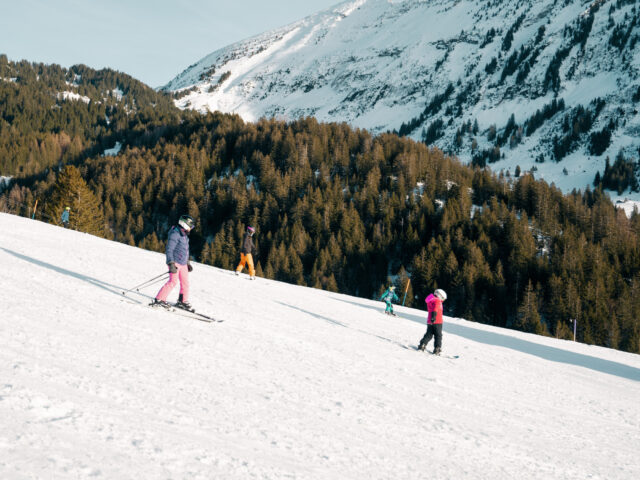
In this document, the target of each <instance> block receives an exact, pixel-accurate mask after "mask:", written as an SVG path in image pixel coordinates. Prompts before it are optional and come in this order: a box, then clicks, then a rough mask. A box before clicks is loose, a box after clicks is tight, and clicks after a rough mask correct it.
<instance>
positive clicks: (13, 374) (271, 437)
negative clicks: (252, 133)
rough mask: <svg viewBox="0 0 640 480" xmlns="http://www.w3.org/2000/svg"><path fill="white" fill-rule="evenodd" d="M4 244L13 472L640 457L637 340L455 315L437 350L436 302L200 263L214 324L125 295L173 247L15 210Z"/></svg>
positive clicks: (389, 472) (526, 474)
mask: <svg viewBox="0 0 640 480" xmlns="http://www.w3.org/2000/svg"><path fill="white" fill-rule="evenodd" d="M0 262H1V264H2V266H3V275H2V283H1V285H2V292H3V299H4V302H3V307H2V314H1V315H0V478H2V479H30V478H47V479H69V478H109V479H115V478H117V479H141V478H144V479H148V478H153V479H164V478H166V479H170V478H171V479H178V478H179V479H187V478H189V479H191V478H192V479H211V478H220V479H248V478H261V479H280V478H298V479H328V478H341V479H367V480H369V479H398V478H402V479H418V478H420V479H421V478H430V479H454V478H455V479H461V478H472V479H484V478H486V479H492V480H497V479H513V478H527V479H549V478H562V479H585V478H592V479H632V478H639V476H640V457H639V456H638V451H640V409H639V408H638V399H639V398H640V356H637V355H632V354H627V353H623V352H619V351H614V350H608V349H604V348H599V347H593V346H587V345H582V344H576V343H573V342H566V341H559V340H556V339H552V338H543V337H537V336H533V335H527V334H523V333H519V332H514V331H509V330H502V329H498V328H493V327H490V326H483V325H479V324H474V323H471V322H467V321H465V320H462V319H455V318H446V319H445V322H446V323H445V333H444V351H445V352H446V353H449V354H459V355H460V358H458V359H455V360H454V359H447V358H438V357H433V356H431V355H429V354H424V353H420V352H416V351H414V350H412V349H411V348H409V347H408V346H411V345H415V344H416V342H417V341H418V340H419V339H420V337H421V336H422V334H423V332H424V329H425V327H424V317H425V315H424V312H421V311H417V310H412V309H408V308H403V307H398V308H397V311H398V312H399V314H400V317H398V318H389V317H387V316H385V315H383V314H382V313H381V312H382V310H383V305H382V304H381V303H380V302H375V301H370V300H366V299H359V298H353V297H348V296H345V295H339V294H334V293H329V292H325V291H319V290H314V289H309V288H304V287H298V286H292V285H287V284H282V283H279V282H275V281H271V280H264V279H258V280H257V281H255V282H250V281H247V279H246V276H244V275H243V276H241V277H236V276H234V275H233V274H232V273H231V272H228V271H224V270H220V269H217V268H213V267H208V266H204V265H200V264H195V269H194V271H193V273H192V275H191V280H192V296H191V297H192V298H191V300H192V303H193V304H194V305H195V306H196V307H197V308H198V309H199V310H201V311H203V312H208V313H211V314H212V315H214V316H218V317H220V318H223V319H225V322H224V323H216V324H207V323H203V322H199V321H195V320H191V319H187V318H184V317H181V316H177V315H174V314H171V313H166V312H162V311H155V310H152V309H150V308H147V307H146V306H144V305H145V304H146V303H147V302H148V301H149V300H150V299H151V297H152V296H153V295H154V293H155V291H156V287H155V286H154V287H152V288H148V289H146V290H144V291H143V292H142V293H141V294H137V295H131V296H130V298H124V297H123V296H122V295H121V293H120V292H121V291H122V290H123V289H125V288H128V287H131V286H133V285H135V284H137V283H140V282H142V281H144V280H145V279H148V278H151V277H153V276H155V275H157V274H159V273H162V271H163V269H164V257H163V255H161V254H158V253H152V252H147V251H144V250H140V249H137V248H133V247H129V246H126V245H123V244H118V243H114V242H110V241H106V240H102V239H98V238H95V237H92V236H89V235H86V234H82V233H77V232H74V231H69V230H64V229H61V228H58V227H54V226H51V225H47V224H43V223H40V222H35V221H31V220H28V219H25V218H21V217H15V216H10V215H7V214H0ZM425 293H427V292H420V294H421V295H424V294H425ZM176 295H177V292H174V294H173V296H172V298H175V296H176ZM445 307H446V304H445Z"/></svg>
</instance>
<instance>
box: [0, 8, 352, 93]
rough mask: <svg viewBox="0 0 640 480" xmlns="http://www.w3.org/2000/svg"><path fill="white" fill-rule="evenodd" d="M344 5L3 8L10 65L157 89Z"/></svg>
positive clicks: (2, 37)
mask: <svg viewBox="0 0 640 480" xmlns="http://www.w3.org/2000/svg"><path fill="white" fill-rule="evenodd" d="M338 3H341V0H235V1H233V0H232V1H229V0H227V1H221V0H0V53H5V54H6V55H7V56H8V57H9V59H10V60H22V59H26V60H29V61H33V62H44V63H58V64H60V65H62V66H64V67H69V66H71V65H74V64H77V63H84V64H85V65H88V66H90V67H93V68H97V69H99V68H103V67H110V68H113V69H115V70H120V71H121V72H125V73H128V74H129V75H131V76H133V77H135V78H137V79H139V80H141V81H143V82H145V83H147V84H148V85H150V86H152V87H159V86H162V85H164V84H165V83H167V82H168V81H169V80H171V79H172V78H173V77H175V76H176V75H177V74H178V73H180V72H181V71H182V70H184V69H185V68H186V67H188V66H189V65H191V64H192V63H195V62H196V61H198V60H199V59H200V58H202V57H204V56H205V55H207V54H209V53H211V52H213V51H214V50H217V49H218V48H221V47H224V46H226V45H228V44H230V43H233V42H235V41H238V40H242V39H244V38H247V37H250V36H253V35H256V34H258V33H262V32H264V31H267V30H271V29H273V28H276V27H280V26H283V25H286V24H288V23H291V22H294V21H296V20H300V19H302V18H304V17H306V16H307V15H310V14H312V13H315V12H318V11H320V10H324V9H327V8H329V7H332V6H333V5H336V4H338Z"/></svg>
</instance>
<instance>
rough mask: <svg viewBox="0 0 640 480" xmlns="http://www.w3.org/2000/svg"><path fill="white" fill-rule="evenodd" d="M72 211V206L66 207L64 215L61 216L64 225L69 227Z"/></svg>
mask: <svg viewBox="0 0 640 480" xmlns="http://www.w3.org/2000/svg"><path fill="white" fill-rule="evenodd" d="M70 211H71V207H66V208H65V209H64V210H63V211H62V215H61V216H60V221H61V222H62V226H63V227H64V228H69V213H70Z"/></svg>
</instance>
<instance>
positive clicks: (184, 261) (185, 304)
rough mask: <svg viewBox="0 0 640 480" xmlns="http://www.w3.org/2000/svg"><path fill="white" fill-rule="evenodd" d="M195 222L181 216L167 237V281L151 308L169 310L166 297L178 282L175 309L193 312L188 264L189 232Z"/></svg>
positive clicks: (186, 216) (191, 268)
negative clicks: (178, 294)
mask: <svg viewBox="0 0 640 480" xmlns="http://www.w3.org/2000/svg"><path fill="white" fill-rule="evenodd" d="M194 225H195V222H194V220H193V218H191V217H190V216H189V215H182V216H181V217H180V220H178V225H174V226H173V227H172V228H171V230H169V234H168V236H167V248H166V258H167V266H168V267H169V281H168V282H167V283H165V284H164V286H163V287H162V288H161V289H160V291H159V292H158V294H157V295H156V298H155V299H154V300H153V302H152V303H151V306H153V307H156V306H160V307H164V308H169V306H170V305H169V304H168V303H167V297H168V296H169V294H170V293H171V290H173V288H174V287H175V286H176V284H177V283H178V281H179V282H180V296H179V297H178V302H177V303H176V304H175V306H176V307H178V308H182V309H184V310H189V311H193V308H191V305H190V304H189V301H188V300H189V272H190V271H191V270H193V267H192V266H191V263H189V232H190V231H191V230H193V227H194Z"/></svg>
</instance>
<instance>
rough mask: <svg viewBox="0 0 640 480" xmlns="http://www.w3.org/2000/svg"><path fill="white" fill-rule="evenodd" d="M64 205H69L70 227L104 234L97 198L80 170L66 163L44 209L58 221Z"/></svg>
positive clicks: (98, 234)
mask: <svg viewBox="0 0 640 480" xmlns="http://www.w3.org/2000/svg"><path fill="white" fill-rule="evenodd" d="M66 207H70V215H69V227H70V228H73V229H74V230H79V231H81V232H85V233H90V234H92V235H97V236H99V237H104V236H105V224H104V216H103V213H102V210H101V208H100V205H99V203H98V200H97V198H96V197H95V195H94V194H93V192H92V191H91V190H90V189H89V187H88V186H87V184H86V182H85V181H84V179H83V178H82V175H80V171H79V170H78V169H77V168H76V167H74V166H72V165H67V166H66V167H65V168H64V169H63V170H62V171H61V172H60V174H59V175H58V180H57V181H56V183H55V185H54V186H53V189H52V192H51V196H50V199H49V201H48V202H47V207H46V210H47V213H48V215H49V217H50V218H51V219H52V220H54V221H56V222H59V219H60V215H61V214H62V211H63V210H64V209H65V208H66Z"/></svg>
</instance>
